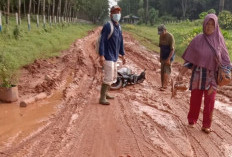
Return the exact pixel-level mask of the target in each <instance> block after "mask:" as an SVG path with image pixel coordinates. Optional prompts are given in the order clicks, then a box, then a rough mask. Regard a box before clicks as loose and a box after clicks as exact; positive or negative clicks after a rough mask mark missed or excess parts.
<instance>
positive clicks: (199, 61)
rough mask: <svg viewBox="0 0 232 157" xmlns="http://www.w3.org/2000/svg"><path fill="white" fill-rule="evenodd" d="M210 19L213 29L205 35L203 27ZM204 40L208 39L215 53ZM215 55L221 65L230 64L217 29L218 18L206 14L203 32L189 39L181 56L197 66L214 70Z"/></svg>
mask: <svg viewBox="0 0 232 157" xmlns="http://www.w3.org/2000/svg"><path fill="white" fill-rule="evenodd" d="M210 19H213V20H214V23H215V31H214V32H213V33H212V34H211V35H206V34H205V28H206V24H207V22H208V21H209V20H210ZM206 40H208V42H209V44H210V45H211V47H213V48H214V50H215V51H216V53H217V54H215V51H214V52H213V51H212V49H211V48H210V46H209V44H208V42H207V41H206ZM216 55H217V57H218V58H219V60H220V62H221V64H222V65H225V66H230V57H229V54H228V50H227V48H226V45H225V41H224V37H223V36H222V33H221V31H220V29H219V25H218V18H217V16H216V15H215V14H208V15H207V16H206V17H205V20H204V23H203V34H199V35H197V36H196V37H195V38H194V39H193V40H192V41H191V43H190V44H189V46H188V47H187V49H186V50H185V52H184V54H183V56H182V58H183V59H184V60H185V61H188V62H190V63H192V64H194V65H197V66H199V67H203V68H206V69H208V70H216V68H217V66H218V64H217V61H216Z"/></svg>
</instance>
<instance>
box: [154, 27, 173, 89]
mask: <svg viewBox="0 0 232 157" xmlns="http://www.w3.org/2000/svg"><path fill="white" fill-rule="evenodd" d="M158 34H159V35H160V38H159V47H160V63H161V83H162V87H161V88H160V90H161V91H164V90H166V89H167V86H168V82H169V76H170V74H171V63H172V61H173V60H174V47H175V40H174V37H173V35H172V34H171V33H169V32H168V31H167V29H166V27H165V25H163V24H162V25H160V26H159V27H158Z"/></svg>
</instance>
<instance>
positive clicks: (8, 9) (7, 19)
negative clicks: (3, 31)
mask: <svg viewBox="0 0 232 157" xmlns="http://www.w3.org/2000/svg"><path fill="white" fill-rule="evenodd" d="M9 16H10V0H7V14H6V24H7V25H8V24H9Z"/></svg>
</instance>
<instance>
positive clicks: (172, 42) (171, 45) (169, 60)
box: [166, 35, 175, 64]
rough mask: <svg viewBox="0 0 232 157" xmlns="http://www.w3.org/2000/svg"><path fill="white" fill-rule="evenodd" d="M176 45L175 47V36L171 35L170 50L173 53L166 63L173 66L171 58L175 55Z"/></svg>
mask: <svg viewBox="0 0 232 157" xmlns="http://www.w3.org/2000/svg"><path fill="white" fill-rule="evenodd" d="M174 45H175V40H174V37H173V35H171V42H170V49H171V52H170V53H169V56H168V58H167V60H166V63H167V64H171V58H172V56H173V54H174V51H175V48H174Z"/></svg>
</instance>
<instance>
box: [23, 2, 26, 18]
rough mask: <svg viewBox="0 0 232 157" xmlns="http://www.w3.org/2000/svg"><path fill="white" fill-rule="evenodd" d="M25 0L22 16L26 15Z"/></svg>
mask: <svg viewBox="0 0 232 157" xmlns="http://www.w3.org/2000/svg"><path fill="white" fill-rule="evenodd" d="M25 1H26V0H24V1H23V13H24V16H25V15H26V2H25Z"/></svg>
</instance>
